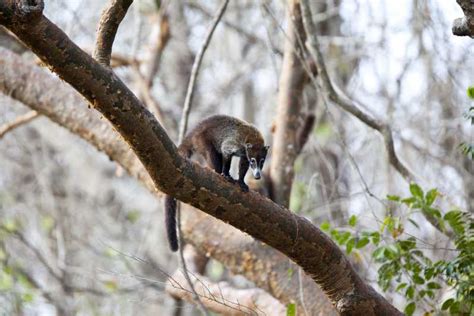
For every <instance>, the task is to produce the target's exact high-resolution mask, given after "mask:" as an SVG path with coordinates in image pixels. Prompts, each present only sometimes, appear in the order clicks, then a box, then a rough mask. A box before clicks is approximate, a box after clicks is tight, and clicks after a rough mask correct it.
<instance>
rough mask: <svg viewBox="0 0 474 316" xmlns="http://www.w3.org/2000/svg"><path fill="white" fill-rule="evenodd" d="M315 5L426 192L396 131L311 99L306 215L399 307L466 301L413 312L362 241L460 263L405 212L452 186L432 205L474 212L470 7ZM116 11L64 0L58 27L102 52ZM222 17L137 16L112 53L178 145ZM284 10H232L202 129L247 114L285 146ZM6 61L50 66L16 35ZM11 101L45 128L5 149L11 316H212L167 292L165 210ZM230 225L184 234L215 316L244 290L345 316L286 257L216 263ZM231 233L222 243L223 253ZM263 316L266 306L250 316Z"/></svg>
mask: <svg viewBox="0 0 474 316" xmlns="http://www.w3.org/2000/svg"><path fill="white" fill-rule="evenodd" d="M312 2H313V3H312V6H313V12H314V13H315V14H313V20H314V21H315V22H316V26H317V28H318V32H319V41H320V45H321V50H322V53H323V55H324V57H325V61H326V66H327V68H328V71H329V75H330V77H331V79H332V81H333V82H334V83H336V84H337V85H338V86H339V87H340V88H341V89H342V90H343V91H344V92H345V93H346V94H347V95H348V96H350V98H351V99H354V100H357V101H360V103H361V104H363V110H364V111H365V112H367V113H369V114H370V115H372V116H373V117H377V118H380V119H382V120H384V121H385V122H388V123H389V125H390V127H391V129H392V132H393V138H394V147H395V150H396V153H397V155H398V157H399V158H400V159H401V161H402V162H403V163H404V164H405V166H408V168H409V169H410V171H411V172H412V173H413V174H414V175H415V176H416V182H417V184H418V185H419V187H418V186H412V187H411V190H410V186H409V183H408V182H407V180H406V178H404V177H402V176H401V175H400V174H399V173H398V172H397V171H396V170H395V169H394V168H393V167H392V166H391V165H390V163H389V159H388V155H387V152H386V149H385V145H384V141H383V138H382V137H381V136H380V133H378V132H377V131H375V130H373V129H371V128H370V127H368V126H367V125H366V124H364V123H362V122H361V121H360V120H358V119H357V118H356V117H354V116H353V115H352V114H349V113H347V112H345V111H343V110H342V109H341V108H339V107H337V106H335V105H334V104H332V103H331V102H328V101H327V100H326V99H325V98H322V97H321V94H320V93H319V91H318V90H317V89H315V86H314V85H313V84H306V85H305V87H304V92H303V97H302V99H301V101H302V110H301V121H302V122H303V121H304V119H305V117H307V116H308V114H314V117H315V121H314V125H312V126H311V132H310V135H309V138H308V140H307V142H306V144H304V147H303V148H302V150H301V152H300V153H299V155H298V157H297V159H296V161H295V163H294V172H295V176H294V182H293V185H292V189H291V198H290V202H289V206H290V209H291V210H292V211H294V212H295V213H297V214H300V215H303V216H305V217H307V218H308V219H309V220H311V221H312V222H313V223H314V224H315V225H317V226H321V225H322V228H323V229H324V230H326V231H327V232H328V233H329V234H330V235H331V236H332V237H333V238H334V239H335V240H336V241H337V242H338V243H339V244H340V245H341V247H343V248H344V249H345V250H346V251H347V252H349V254H348V256H349V257H350V259H351V260H352V262H353V264H354V265H355V266H356V268H357V270H358V271H359V273H360V274H361V275H362V276H363V277H364V279H365V280H366V281H367V282H368V283H369V284H371V285H373V286H374V287H375V288H376V289H377V290H378V291H379V292H380V293H382V294H383V295H384V296H385V297H386V298H387V299H388V300H389V301H390V302H391V303H393V304H394V305H395V306H396V307H397V308H399V309H401V310H403V309H404V308H406V306H407V303H409V302H411V301H412V300H414V299H416V298H417V297H418V299H417V304H416V312H417V313H420V314H421V313H422V312H426V311H439V309H440V306H439V302H441V301H444V300H446V298H449V297H450V295H452V294H453V293H452V290H451V289H450V287H449V286H445V285H443V286H442V288H443V290H442V291H436V292H435V293H434V294H433V297H430V296H431V295H428V296H426V295H422V294H420V293H419V291H418V290H417V291H415V294H414V295H412V296H411V298H410V293H407V292H406V291H405V290H406V288H407V287H408V286H409V284H410V283H409V282H406V283H408V285H404V286H403V285H400V287H401V288H400V289H399V288H396V285H397V284H399V283H396V282H397V281H394V280H389V281H387V282H388V284H387V283H384V282H383V280H380V278H379V274H380V273H381V272H380V271H379V270H378V269H379V268H380V266H381V262H382V261H383V260H382V261H380V260H377V257H376V256H374V255H373V250H374V249H375V248H376V247H377V245H376V243H375V242H374V240H373V239H370V241H371V244H370V245H364V244H358V245H357V242H358V241H359V240H361V239H364V237H363V236H364V235H360V234H362V233H363V232H379V235H378V238H380V239H381V240H382V242H387V244H390V243H392V242H393V240H394V239H395V240H396V239H397V238H399V237H400V236H402V237H403V236H404V237H408V236H409V237H413V238H415V239H416V241H417V249H418V250H421V251H422V252H423V255H424V256H426V257H427V258H430V259H431V260H432V261H436V260H439V259H444V260H447V261H449V260H451V259H452V258H454V257H455V256H456V255H457V252H456V251H452V250H453V248H454V246H453V240H454V239H453V237H452V235H451V236H450V235H449V234H445V233H443V231H442V230H441V231H440V230H438V229H436V228H434V227H433V225H431V224H430V223H429V222H428V221H427V219H426V218H425V216H424V215H426V214H424V213H423V212H421V211H416V207H414V205H413V203H411V202H410V201H408V202H406V203H405V202H400V201H399V198H398V196H400V197H414V198H416V197H417V196H418V197H419V196H420V195H419V191H418V188H422V189H423V190H424V191H425V192H426V191H428V190H430V189H434V188H436V189H437V191H431V192H436V193H433V195H434V197H433V199H436V201H435V202H434V203H435V205H436V209H440V210H442V211H443V212H447V211H449V210H453V209H456V210H461V211H465V212H468V213H471V214H472V212H474V166H473V160H472V158H471V157H470V156H469V154H466V153H463V150H462V149H463V148H465V147H463V144H464V145H465V144H472V143H473V133H472V126H471V122H470V120H469V119H468V118H466V113H468V111H469V107H470V106H471V107H472V101H470V100H469V98H468V96H467V95H466V89H467V88H468V87H469V85H472V84H473V79H474V76H473V74H474V62H473V59H472V56H473V55H474V41H473V40H472V39H470V38H468V37H456V36H453V35H452V34H451V24H452V21H453V19H455V18H456V17H458V16H460V15H462V12H461V10H460V8H459V6H458V5H457V4H456V2H455V1H434V0H433V1H428V0H411V1H410V0H405V1H390V0H384V1H367V0H328V1H312ZM106 3H107V2H106V1H92V0H50V1H46V4H45V15H46V16H47V17H48V18H49V19H51V20H52V21H53V22H54V23H56V24H57V25H58V26H59V27H60V28H61V29H63V30H64V31H65V32H66V33H67V35H68V36H69V37H70V38H71V39H72V40H73V41H74V42H75V43H76V44H77V45H79V46H80V47H81V48H82V49H84V50H85V51H88V52H92V51H93V48H94V42H95V36H96V27H97V23H98V21H99V19H100V14H101V11H102V10H103V8H104V7H105V5H106ZM220 5H221V1H214V0H209V1H194V0H183V1H171V0H170V1H152V0H137V1H135V2H134V3H133V4H132V6H131V7H130V9H129V11H128V13H127V15H126V17H125V19H124V21H123V22H122V24H121V25H120V28H119V32H118V34H117V38H116V40H115V43H114V50H113V54H112V66H113V69H114V71H115V72H116V73H117V74H118V75H119V76H120V78H121V79H122V80H124V81H125V82H126V83H127V85H128V86H129V87H130V88H131V89H132V90H133V91H134V92H135V93H136V95H138V96H139V97H140V98H141V99H142V100H143V101H144V103H145V104H146V105H147V107H148V108H149V109H150V110H151V111H152V112H153V113H154V114H155V115H156V116H157V118H158V119H159V120H160V122H162V124H163V125H164V126H165V127H166V129H167V132H168V134H169V135H170V137H172V138H173V139H174V140H175V141H177V136H178V124H179V120H180V116H181V111H182V105H183V103H184V98H185V95H186V89H187V85H188V81H189V76H190V72H191V67H192V64H193V61H194V57H195V55H196V53H197V52H198V51H199V49H200V47H201V45H202V42H203V40H204V38H205V36H206V33H207V29H208V27H209V24H210V22H211V20H212V18H213V16H214V15H215V13H216V11H217V9H218V7H219V6H220ZM286 8H287V3H286V2H285V1H267V0H261V1H247V0H239V1H230V3H229V5H228V8H227V10H226V12H225V13H224V16H223V18H222V20H221V22H220V24H219V25H218V27H217V29H216V31H215V33H214V35H213V37H212V40H211V42H210V45H209V47H208V49H207V51H206V53H205V56H204V59H203V64H202V67H201V70H200V73H199V77H198V79H197V87H196V92H195V97H194V101H193V108H192V111H191V114H190V123H189V126H190V127H193V126H194V125H195V124H196V123H197V122H199V121H200V120H201V119H203V118H205V117H207V116H209V115H211V114H216V113H220V114H228V115H233V116H236V117H239V118H242V119H245V120H247V121H249V122H251V123H253V124H255V125H256V126H257V127H258V128H259V129H260V130H261V131H262V133H263V134H264V135H265V138H266V141H267V142H268V143H270V145H272V142H273V138H272V137H273V134H272V129H274V125H275V124H278V123H277V105H278V94H279V78H280V73H281V68H282V58H283V53H284V50H285V47H284V43H285V38H286V36H287V34H286V29H287V27H288V21H287V19H286V18H285V16H286V15H285V12H286ZM0 46H2V47H3V48H2V49H3V50H2V51H1V53H0V55H4V57H0V59H1V60H2V61H1V62H8V61H5V60H6V59H5V58H7V57H6V56H7V55H6V49H8V50H9V51H11V52H14V53H15V54H18V55H20V56H21V58H22V60H23V61H24V62H25V63H29V65H31V67H38V64H39V63H38V59H37V58H36V57H35V56H34V55H33V54H32V53H31V52H29V51H28V50H27V49H25V48H24V47H22V46H21V45H19V44H18V43H15V42H14V39H12V38H11V35H10V34H9V33H8V32H6V31H5V29H2V28H0ZM35 63H36V64H37V65H34V64H35ZM0 67H1V65H0ZM0 76H2V73H0ZM50 76H51V77H53V75H50ZM52 80H54V79H52ZM71 91H72V90H71ZM0 92H2V93H0V130H1V126H2V125H4V124H7V123H9V122H12V121H14V120H15V119H16V118H17V117H20V116H22V115H24V114H25V113H26V114H27V115H29V116H30V117H28V123H27V124H24V125H22V126H20V127H18V128H15V129H13V130H12V131H10V132H8V133H5V134H0V225H1V226H2V229H1V231H0V268H1V271H0V314H2V315H11V314H18V315H55V314H57V315H60V314H66V315H67V314H77V315H157V314H159V315H195V314H198V313H199V312H198V310H197V309H196V307H195V305H194V304H191V303H188V302H183V301H181V299H185V300H188V301H189V297H188V298H187V299H186V298H185V297H184V296H183V294H179V293H178V294H177V293H174V292H173V290H170V289H169V283H167V279H168V278H167V275H173V274H174V273H175V272H176V268H177V267H178V260H177V256H176V255H174V254H172V253H171V252H170V251H169V249H168V245H167V241H166V237H165V233H164V227H163V222H164V221H163V209H162V201H161V199H158V198H156V197H155V196H154V195H153V194H151V193H150V192H149V191H148V190H146V189H145V188H144V187H143V186H142V185H141V184H140V183H138V182H137V181H136V180H135V179H133V178H131V177H129V176H128V175H127V174H126V172H124V170H123V169H122V168H121V167H120V166H118V165H117V163H115V162H113V161H111V160H110V159H109V158H108V157H107V156H106V155H104V154H103V153H102V152H99V151H98V150H97V149H96V148H94V147H92V146H91V145H90V144H88V143H87V142H86V141H84V140H82V139H81V138H79V137H78V136H77V135H75V134H73V133H71V132H69V131H67V130H66V129H64V128H63V127H60V126H59V125H57V124H55V123H53V122H51V121H50V120H49V119H48V118H45V117H42V116H41V115H37V114H35V113H31V112H30V111H31V110H30V109H29V108H28V107H26V106H25V105H24V104H22V102H20V101H21V100H18V99H16V98H14V97H12V96H11V95H10V94H9V93H8V91H4V90H3V91H0ZM49 94H50V95H52V96H54V94H55V91H50V92H49ZM75 98H76V99H74V98H73V97H71V99H70V101H73V100H77V97H75ZM70 101H69V102H70ZM65 102H66V103H67V102H68V100H65ZM91 111H92V110H91ZM468 114H469V113H468ZM472 115H473V116H474V114H472ZM97 116H99V114H97ZM30 119H31V120H30ZM302 124H303V123H302ZM272 126H273V127H272ZM117 137H118V136H117ZM271 156H272V153H271V152H270V158H269V159H270V160H271V159H272V158H271ZM270 165H271V162H270V161H269V162H267V163H266V172H268V169H269V168H270ZM387 195H389V196H390V197H389V198H388V199H387ZM428 199H431V197H430V198H428ZM412 202H413V201H412ZM435 215H436V214H435ZM183 216H185V215H183ZM435 217H436V216H435ZM216 225H217V224H216ZM220 225H221V226H220V228H219V229H220V231H213V230H214V228H213V227H214V226H207V227H205V228H203V227H197V228H196V231H195V232H194V233H195V234H196V235H192V234H193V233H192V232H185V233H184V234H188V235H186V236H187V238H186V239H189V238H190V237H189V236H192V238H193V239H194V241H191V243H192V244H193V245H194V246H195V247H196V249H194V251H198V252H200V253H203V254H204V256H202V255H201V257H202V258H201V261H200V262H201V264H202V266H201V267H199V268H197V270H199V271H200V274H201V275H202V276H205V277H206V278H207V279H208V280H209V282H211V283H210V284H218V285H219V286H220V287H221V288H222V289H224V290H223V291H222V293H225V294H223V295H222V296H219V294H216V300H217V301H220V300H222V298H223V297H225V299H227V300H229V302H233V303H229V304H236V302H237V300H238V299H236V297H237V296H236V295H237V294H236V293H237V292H238V291H242V292H241V293H244V294H245V293H246V292H245V291H256V286H257V287H258V288H260V289H263V291H262V290H260V291H262V293H261V292H258V291H256V292H252V293H256V294H253V295H255V297H256V296H259V295H262V296H265V294H266V293H270V294H271V295H272V296H273V297H276V298H277V300H275V301H274V302H273V301H272V303H271V304H274V305H273V306H274V307H275V314H278V312H277V311H282V310H283V311H284V310H285V309H286V308H288V305H287V304H290V305H291V304H293V303H295V302H297V303H296V308H297V309H298V311H299V312H301V313H307V314H313V315H314V314H316V312H315V311H316V310H317V309H320V310H321V311H322V312H321V314H328V313H330V312H328V311H327V310H325V309H324V308H330V307H327V306H328V305H327V302H326V303H320V302H313V300H315V301H317V300H316V299H315V298H314V297H309V295H306V300H305V299H304V295H303V297H302V296H301V295H302V293H304V292H305V291H311V290H308V289H307V288H306V286H307V284H306V283H305V282H303V281H302V280H303V276H302V274H303V272H301V271H300V270H299V269H298V268H295V266H294V265H291V263H290V260H289V259H287V258H285V257H282V256H279V257H274V259H273V260H274V262H272V264H274V265H273V266H266V265H265V263H264V262H265V260H268V261H272V259H270V258H273V257H271V256H274V254H271V253H268V252H266V253H264V252H261V253H260V255H262V257H261V259H262V262H263V263H261V264H262V265H264V266H263V267H259V268H256V269H254V270H252V271H248V270H246V267H244V266H245V264H246V262H247V261H246V260H247V259H245V258H241V257H239V255H238V254H239V253H240V249H241V248H240V246H239V245H238V244H233V245H229V244H227V245H222V249H225V250H216V249H215V248H212V247H211V248H212V251H211V250H209V249H207V248H206V247H210V246H209V245H211V246H212V245H213V244H214V245H215V244H216V243H217V244H219V243H222V244H225V239H226V236H227V235H226V232H225V231H226V229H229V230H231V229H232V228H230V227H229V228H226V227H227V226H223V225H222V224H220ZM383 225H384V226H383ZM191 226H193V225H190V226H186V225H185V227H191ZM196 226H199V225H197V224H196ZM381 226H383V227H382V228H381ZM385 227H389V231H387V230H384V228H385ZM185 229H189V230H192V228H185ZM199 229H200V230H199ZM199 232H200V235H199ZM345 232H350V235H347V234H344V233H345ZM219 234H221V235H222V240H215V239H216V238H219ZM358 234H359V235H358ZM341 235H342V237H341ZM355 235H358V236H359V237H357V238H356V239H354V240H353V241H352V243H353V245H352V246H350V245H348V241H349V240H351V236H355ZM186 236H185V237H186ZM361 236H362V237H361ZM371 236H372V237H373V236H374V235H371ZM248 239H251V238H249V237H248V236H247V237H246V236H245V235H243V234H240V233H239V235H238V240H239V241H241V242H242V243H244V242H249V243H257V242H255V241H253V240H248ZM372 243H373V244H372ZM354 246H357V247H354ZM226 247H227V248H226ZM259 247H264V246H263V245H259ZM348 248H350V249H348ZM352 248H357V249H354V250H353V249H352ZM206 249H207V250H206ZM206 254H207V255H208V256H209V258H207V257H206V256H205V255H206ZM194 255H195V256H198V257H199V256H200V255H198V254H194ZM266 255H267V256H266ZM379 259H380V258H379ZM208 260H209V261H208ZM248 260H253V259H248ZM257 261H258V260H257ZM277 263H278V269H279V270H277V268H275V267H276V266H277ZM272 269H274V270H272ZM259 271H260V272H259ZM410 271H411V270H410ZM271 273H274V274H278V275H279V279H278V282H275V283H278V284H269V283H271V282H267V281H266V279H267V275H270V274H271ZM471 281H472V280H471ZM182 282H184V281H182ZM222 282H225V283H222ZM394 282H395V283H396V284H395V285H394ZM415 283H416V282H415ZM167 284H168V286H167ZM400 284H401V283H400ZM183 286H185V284H183ZM209 287H210V285H209ZM433 287H435V286H434V285H433ZM290 288H291V290H290ZM404 288H405V289H404ZM436 289H437V288H436ZM227 291H228V292H227ZM217 293H219V292H217ZM239 293H240V292H239ZM247 293H250V292H247ZM308 293H311V292H308ZM244 294H243V295H244ZM234 295H235V296H234ZM416 295H421V296H416ZM272 299H273V298H272ZM262 304H263V305H265V304H268V303H262ZM242 305H245V304H244V303H242ZM280 305H281V306H280ZM236 306H237V305H236ZM261 306H262V305H260V306H259V305H258V304H257V303H255V306H254V307H253V308H252V309H250V308H249V310H247V311H246V313H252V312H253V313H255V311H252V310H253V309H257V308H260V307H261ZM239 308H240V307H239ZM267 308H268V307H267ZM308 310H310V311H308ZM257 313H258V312H257ZM262 314H263V312H262Z"/></svg>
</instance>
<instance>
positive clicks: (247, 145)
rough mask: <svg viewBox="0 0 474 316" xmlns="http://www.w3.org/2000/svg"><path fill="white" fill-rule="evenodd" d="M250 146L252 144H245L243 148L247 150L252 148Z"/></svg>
mask: <svg viewBox="0 0 474 316" xmlns="http://www.w3.org/2000/svg"><path fill="white" fill-rule="evenodd" d="M252 146H253V145H252V144H250V143H247V144H245V147H246V148H247V149H250V148H252Z"/></svg>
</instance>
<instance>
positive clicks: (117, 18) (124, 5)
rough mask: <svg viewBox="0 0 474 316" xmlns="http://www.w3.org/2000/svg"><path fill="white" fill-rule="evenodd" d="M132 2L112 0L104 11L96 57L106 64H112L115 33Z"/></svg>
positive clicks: (98, 31) (99, 29)
mask: <svg viewBox="0 0 474 316" xmlns="http://www.w3.org/2000/svg"><path fill="white" fill-rule="evenodd" d="M132 2H133V0H111V1H110V4H109V6H108V7H107V8H105V9H104V11H102V16H101V17H100V21H99V28H98V30H97V39H96V42H95V50H94V59H96V60H97V61H98V62H99V63H100V64H102V65H104V66H107V67H109V66H110V55H111V54H112V45H113V44H114V39H115V35H116V34H117V30H118V27H119V25H120V23H121V22H122V20H123V18H124V17H125V14H126V13H127V10H128V8H129V7H130V5H131V4H132Z"/></svg>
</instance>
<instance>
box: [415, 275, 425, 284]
mask: <svg viewBox="0 0 474 316" xmlns="http://www.w3.org/2000/svg"><path fill="white" fill-rule="evenodd" d="M413 282H415V283H416V284H424V283H425V279H423V278H422V277H421V276H419V275H418V274H415V275H413Z"/></svg>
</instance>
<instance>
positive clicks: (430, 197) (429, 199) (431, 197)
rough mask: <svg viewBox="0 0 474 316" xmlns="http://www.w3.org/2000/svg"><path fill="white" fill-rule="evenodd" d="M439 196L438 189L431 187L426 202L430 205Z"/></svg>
mask: <svg viewBox="0 0 474 316" xmlns="http://www.w3.org/2000/svg"><path fill="white" fill-rule="evenodd" d="M437 196H438V190H436V189H431V190H429V191H428V192H427V193H426V204H428V205H430V206H431V204H433V202H434V201H435V200H436V197H437Z"/></svg>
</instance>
